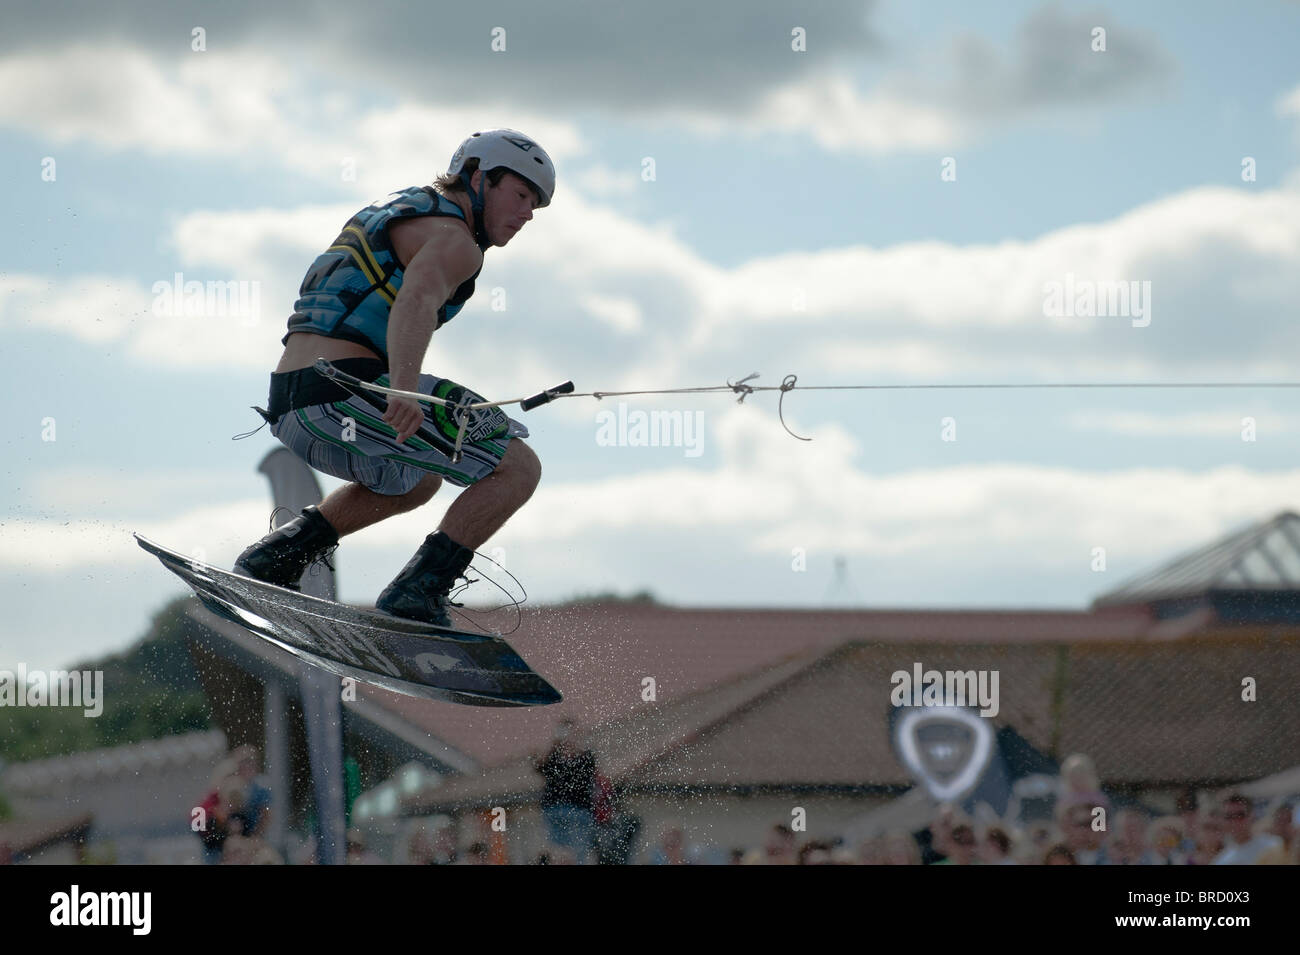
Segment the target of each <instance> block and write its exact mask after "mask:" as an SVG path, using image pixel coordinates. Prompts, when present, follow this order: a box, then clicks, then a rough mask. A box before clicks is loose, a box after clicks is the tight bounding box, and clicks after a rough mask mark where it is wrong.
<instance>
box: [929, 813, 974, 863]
mask: <svg viewBox="0 0 1300 955" xmlns="http://www.w3.org/2000/svg"><path fill="white" fill-rule="evenodd" d="M948 845H949V851H948V857H947V858H946V859H943V860H942V861H940V862H937V863H935V864H936V865H974V864H975V861H976V859H975V827H974V826H972V825H971V824H970V823H969V822H965V821H963V822H959V823H957V824H956V825H955V826H953V828H952V836H951V837H950V838H949V840H948Z"/></svg>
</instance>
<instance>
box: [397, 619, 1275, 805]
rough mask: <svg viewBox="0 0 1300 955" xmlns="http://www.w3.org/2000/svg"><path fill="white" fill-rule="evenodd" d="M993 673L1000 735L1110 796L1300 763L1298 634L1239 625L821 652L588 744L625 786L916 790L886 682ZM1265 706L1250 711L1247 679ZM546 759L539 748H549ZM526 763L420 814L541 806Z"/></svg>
mask: <svg viewBox="0 0 1300 955" xmlns="http://www.w3.org/2000/svg"><path fill="white" fill-rule="evenodd" d="M915 662H919V663H921V664H922V665H923V667H924V668H925V669H927V670H928V669H937V670H971V669H975V670H997V671H998V673H999V692H998V696H999V712H998V713H997V715H996V716H995V717H993V718H992V722H993V724H994V725H995V726H996V727H1003V726H1010V727H1013V728H1014V729H1015V730H1016V732H1017V733H1019V734H1020V735H1021V736H1022V737H1023V738H1024V739H1025V740H1026V741H1027V742H1028V743H1030V744H1031V745H1032V746H1034V747H1035V748H1037V749H1039V750H1041V751H1043V752H1054V753H1056V754H1057V755H1058V758H1064V756H1065V755H1068V754H1069V753H1073V752H1083V753H1087V754H1088V755H1090V756H1091V757H1092V758H1093V760H1094V762H1095V764H1096V766H1097V770H1098V772H1099V774H1100V775H1101V777H1102V779H1103V780H1104V781H1105V782H1106V783H1107V784H1108V785H1153V784H1154V785H1159V784H1167V783H1173V784H1180V785H1181V784H1187V783H1188V782H1189V781H1196V782H1198V783H1203V784H1206V785H1210V784H1217V783H1222V782H1227V781H1234V780H1238V779H1248V778H1254V777H1258V776H1261V775H1263V774H1266V773H1270V772H1276V771H1277V770H1278V769H1279V768H1281V767H1285V766H1290V765H1292V764H1293V763H1294V761H1295V758H1296V754H1297V753H1300V694H1295V693H1291V692H1289V690H1288V688H1289V687H1291V686H1294V685H1296V682H1297V681H1300V634H1297V633H1296V632H1295V631H1294V630H1292V631H1291V633H1290V634H1289V635H1286V636H1282V635H1279V634H1277V633H1265V632H1256V633H1248V632H1245V631H1242V630H1240V629H1235V630H1231V631H1225V632H1219V633H1211V634H1206V635H1204V636H1202V637H1198V638H1196V639H1194V640H1190V641H1182V642H1179V643H1169V642H1162V643H1151V644H1131V643H1123V642H1107V643H1092V642H1080V643H1075V644H1071V645H1052V644H1046V643H1044V644H1028V643H1017V644H1005V643H1004V644H993V643H990V644H954V643H948V642H945V643H926V644H904V645H900V644H897V643H894V644H889V643H882V642H859V641H854V642H849V643H846V644H843V645H841V646H839V647H835V648H832V649H830V650H819V649H813V650H810V651H809V652H807V653H805V654H803V655H801V656H799V657H797V658H794V659H790V660H787V661H785V662H784V663H781V664H778V665H776V666H770V667H764V668H762V669H760V670H758V671H755V672H753V673H751V674H748V675H746V676H744V677H742V678H739V679H733V680H730V681H726V682H724V683H722V684H720V685H718V686H714V687H710V688H703V689H699V690H697V691H695V692H693V693H690V694H686V695H685V696H683V697H680V698H678V699H676V700H672V701H668V702H664V703H660V704H657V705H651V704H646V705H644V706H643V707H642V708H639V709H635V710H633V711H631V712H630V713H629V714H627V715H624V716H622V717H619V718H616V719H613V720H610V721H608V722H607V723H605V724H603V725H600V726H597V727H595V728H594V729H592V730H590V731H589V732H588V733H587V734H586V735H585V737H584V738H583V739H582V745H584V746H587V747H589V748H591V749H592V750H593V751H594V752H596V754H597V756H598V758H599V761H600V766H601V770H602V772H604V773H605V774H606V775H608V776H610V777H611V778H612V779H613V780H614V781H615V782H616V783H618V784H619V785H620V786H622V787H624V788H625V789H627V788H631V789H656V788H670V789H675V790H679V791H680V790H703V789H709V788H714V787H727V788H730V789H736V788H741V789H743V788H751V787H760V788H768V787H778V788H789V787H792V786H793V787H806V786H818V787H828V786H829V787H851V788H855V789H894V788H905V787H907V786H909V785H911V782H912V781H911V778H910V776H909V774H908V772H907V770H906V769H905V768H904V767H903V766H902V765H901V763H900V762H899V760H898V758H897V755H896V754H895V751H894V748H893V744H892V742H891V739H890V720H889V715H890V711H891V708H892V704H891V702H890V692H891V690H892V687H893V684H892V682H891V680H890V676H891V674H892V673H894V672H895V671H897V670H904V671H910V669H911V668H912V665H913V663H915ZM1250 674H1256V675H1258V680H1259V693H1260V696H1259V699H1258V701H1257V702H1245V701H1243V700H1242V694H1241V684H1240V681H1241V678H1242V676H1243V675H1250ZM538 748H539V749H540V748H541V747H538ZM541 788H542V783H541V777H540V776H538V775H537V773H535V772H534V771H533V767H532V762H531V759H530V758H529V757H528V756H526V755H524V756H520V757H518V758H516V759H513V760H511V761H509V762H507V763H505V764H502V765H499V766H496V767H493V768H490V769H488V770H487V771H485V772H483V773H482V774H478V775H470V776H465V777H460V778H457V779H452V780H447V781H446V782H444V783H443V784H442V785H440V786H438V787H437V788H435V789H432V790H428V791H426V792H424V793H421V794H419V795H418V796H417V797H416V798H415V799H414V800H412V801H411V802H410V803H409V806H408V808H410V809H411V810H412V811H419V812H428V811H447V810H454V809H458V808H469V807H473V806H479V805H486V804H492V805H502V804H509V803H511V802H520V801H529V800H532V799H535V798H536V797H537V796H538V795H539V794H540V792H541Z"/></svg>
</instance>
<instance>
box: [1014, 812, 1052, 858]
mask: <svg viewBox="0 0 1300 955" xmlns="http://www.w3.org/2000/svg"><path fill="white" fill-rule="evenodd" d="M1059 841H1060V832H1059V831H1057V830H1056V829H1055V828H1054V827H1053V826H1051V825H1050V824H1048V823H1045V822H1035V823H1033V824H1032V825H1030V826H1029V827H1028V829H1026V830H1025V838H1024V840H1022V842H1021V844H1020V846H1019V847H1018V848H1016V849H1015V850H1014V851H1015V856H1016V861H1017V862H1018V863H1020V864H1023V865H1042V864H1043V856H1044V855H1045V854H1046V853H1047V850H1048V847H1050V846H1051V845H1052V844H1053V843H1056V842H1059Z"/></svg>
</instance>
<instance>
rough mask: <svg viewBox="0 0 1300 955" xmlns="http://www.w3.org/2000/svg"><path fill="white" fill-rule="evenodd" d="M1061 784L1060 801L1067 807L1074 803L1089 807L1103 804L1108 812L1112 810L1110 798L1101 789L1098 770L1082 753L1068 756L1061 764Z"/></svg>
mask: <svg viewBox="0 0 1300 955" xmlns="http://www.w3.org/2000/svg"><path fill="white" fill-rule="evenodd" d="M1060 785H1061V794H1060V801H1061V802H1063V803H1065V804H1066V807H1067V808H1069V806H1074V805H1086V806H1088V807H1089V808H1095V807H1097V806H1101V807H1102V808H1103V809H1105V810H1106V812H1107V813H1109V812H1110V800H1109V799H1108V798H1107V797H1106V794H1105V793H1103V792H1102V791H1101V783H1100V782H1099V781H1098V777H1097V770H1096V768H1095V767H1094V766H1093V765H1092V760H1091V759H1089V758H1088V757H1087V756H1085V755H1083V754H1082V753H1075V754H1074V755H1072V756H1068V757H1066V760H1065V762H1064V763H1062V764H1061V782H1060Z"/></svg>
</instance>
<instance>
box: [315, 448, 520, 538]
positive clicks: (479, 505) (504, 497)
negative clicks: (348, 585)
mask: <svg viewBox="0 0 1300 955" xmlns="http://www.w3.org/2000/svg"><path fill="white" fill-rule="evenodd" d="M541 477H542V464H541V462H540V461H538V460H537V455H536V454H534V453H533V449H532V448H530V447H529V446H528V445H526V444H524V442H523V441H522V440H520V439H519V438H515V439H513V440H512V441H511V442H510V445H509V446H508V447H507V448H506V453H505V456H504V457H502V458H501V463H500V464H498V465H497V466H496V469H495V470H493V472H492V473H491V474H489V475H488V476H487V477H485V478H482V479H481V480H479V481H476V482H475V483H474V484H471V485H470V486H469V487H467V488H465V490H464V491H462V492H461V495H460V497H458V498H456V500H455V501H454V502H452V505H451V507H449V508H448V509H447V513H446V514H445V515H443V518H442V523H441V524H440V525H439V526H438V530H440V531H442V532H443V533H444V534H446V535H447V536H448V537H450V538H451V539H452V540H454V541H455V542H456V543H457V544H460V545H461V546H462V547H468V548H469V549H470V550H478V549H479V548H480V547H482V546H483V545H484V544H486V543H487V541H488V538H490V537H491V536H492V535H493V534H495V533H496V532H497V531H499V530H500V529H501V526H502V525H503V524H505V522H506V521H507V520H509V519H510V516H511V515H512V514H514V512H515V511H517V510H519V508H521V507H523V506H524V504H525V502H527V500H528V499H529V498H530V497H532V496H533V491H534V490H536V489H537V483H538V481H540V480H541ZM339 533H342V531H340V532H339Z"/></svg>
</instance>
